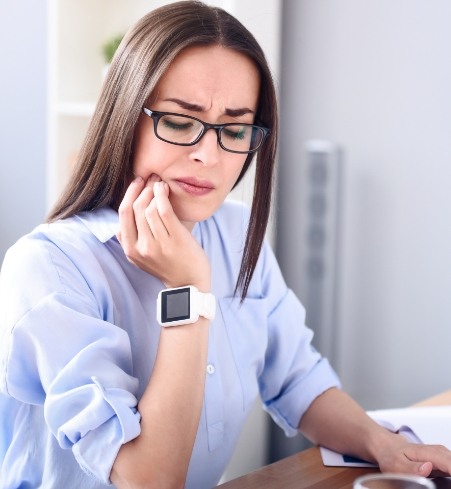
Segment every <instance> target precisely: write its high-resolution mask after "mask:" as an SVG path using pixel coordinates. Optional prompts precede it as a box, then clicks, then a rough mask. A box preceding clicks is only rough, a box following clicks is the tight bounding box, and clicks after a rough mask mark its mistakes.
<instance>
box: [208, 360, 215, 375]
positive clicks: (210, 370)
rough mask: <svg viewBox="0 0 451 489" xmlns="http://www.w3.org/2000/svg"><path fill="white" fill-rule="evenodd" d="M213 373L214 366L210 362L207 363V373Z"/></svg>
mask: <svg viewBox="0 0 451 489" xmlns="http://www.w3.org/2000/svg"><path fill="white" fill-rule="evenodd" d="M214 373H215V366H214V365H213V364H211V363H209V364H208V365H207V374H210V375H212V374H214Z"/></svg>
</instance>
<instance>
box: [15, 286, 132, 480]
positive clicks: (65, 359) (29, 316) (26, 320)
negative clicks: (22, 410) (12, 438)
mask: <svg viewBox="0 0 451 489" xmlns="http://www.w3.org/2000/svg"><path fill="white" fill-rule="evenodd" d="M132 372H133V366H132V355H131V348H130V342H129V338H128V335H127V333H126V332H125V331H124V330H122V329H121V328H119V327H117V326H115V325H114V324H111V323H109V322H106V321H103V320H102V319H101V318H99V317H96V313H95V311H94V310H90V308H89V306H88V304H83V303H82V302H80V300H79V298H74V297H72V296H71V295H68V294H64V293H54V294H51V295H48V296H46V297H45V298H43V299H42V300H41V301H40V302H39V303H38V304H37V305H36V306H35V307H33V308H32V309H31V310H30V311H28V312H27V313H26V314H25V315H24V316H23V317H22V318H21V319H20V321H18V322H17V323H16V325H15V326H14V328H13V329H12V332H11V335H10V346H9V355H8V363H7V371H6V390H7V392H8V393H9V394H10V395H11V396H13V397H15V398H16V399H18V400H20V401H22V402H25V403H31V404H43V406H44V413H45V420H46V423H47V425H48V427H49V429H50V431H51V432H52V433H53V435H54V436H55V438H56V439H57V440H58V443H59V445H60V446H61V447H62V448H65V449H72V451H73V453H74V456H75V458H76V459H77V461H78V463H79V464H80V466H81V468H82V469H83V470H84V471H85V472H87V473H88V474H90V475H91V476H93V477H95V478H96V479H98V480H99V481H101V482H103V483H105V484H108V483H109V475H110V472H111V467H112V465H113V463H114V460H115V458H116V456H117V453H118V451H119V449H120V447H121V445H122V444H124V443H126V442H128V441H129V440H131V439H133V438H135V437H137V436H138V435H139V433H140V415H139V412H138V411H137V408H136V406H137V397H136V396H137V391H138V381H137V379H136V378H135V377H134V376H133V375H132Z"/></svg>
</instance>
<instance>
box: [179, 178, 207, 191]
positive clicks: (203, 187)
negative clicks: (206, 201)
mask: <svg viewBox="0 0 451 489" xmlns="http://www.w3.org/2000/svg"><path fill="white" fill-rule="evenodd" d="M176 183H177V184H178V185H179V187H180V188H181V189H182V190H184V191H185V192H187V193H188V194H190V195H206V194H208V193H209V192H211V191H212V190H213V189H214V188H215V187H214V185H213V184H212V183H211V182H209V181H208V180H199V179H197V178H192V177H187V178H178V179H176Z"/></svg>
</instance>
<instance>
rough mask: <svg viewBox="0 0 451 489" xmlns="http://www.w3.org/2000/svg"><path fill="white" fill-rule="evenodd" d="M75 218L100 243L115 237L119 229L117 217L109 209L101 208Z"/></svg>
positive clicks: (115, 213)
mask: <svg viewBox="0 0 451 489" xmlns="http://www.w3.org/2000/svg"><path fill="white" fill-rule="evenodd" d="M77 218H78V219H80V221H81V222H82V223H83V224H84V225H85V226H86V227H87V228H88V229H89V230H90V231H91V233H92V234H93V235H94V236H95V237H96V238H97V239H98V240H99V241H100V242H102V243H106V242H107V241H108V240H110V239H111V238H113V237H114V236H116V233H117V231H118V229H119V215H118V213H117V212H116V211H115V210H113V209H112V208H111V207H102V208H100V209H96V210H95V211H91V212H81V213H80V214H78V215H77Z"/></svg>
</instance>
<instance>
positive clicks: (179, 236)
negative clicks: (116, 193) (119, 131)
mask: <svg viewBox="0 0 451 489" xmlns="http://www.w3.org/2000/svg"><path fill="white" fill-rule="evenodd" d="M118 239H119V242H120V243H121V245H122V248H123V249H124V252H125V254H126V256H127V258H128V260H129V261H130V262H132V263H133V264H135V265H136V266H137V267H139V268H141V269H142V270H144V271H146V272H148V273H150V274H152V275H154V276H155V277H157V278H158V279H160V280H161V281H162V282H163V283H164V284H165V285H166V287H180V286H183V285H195V286H196V287H198V288H199V290H201V291H205V292H206V291H209V290H210V286H211V284H210V274H211V272H210V264H209V262H208V258H207V256H206V255H205V252H204V251H203V249H202V248H201V246H200V245H199V243H198V242H197V241H196V239H195V238H194V237H193V235H192V234H191V233H190V231H188V229H187V228H186V227H185V226H184V225H183V224H182V223H181V222H180V220H179V219H178V217H177V216H176V215H175V213H174V210H173V208H172V206H171V203H170V201H169V187H168V185H167V184H166V183H164V182H162V181H160V179H159V177H158V176H156V175H152V176H151V177H150V178H149V180H148V181H147V182H144V180H143V179H142V178H140V177H138V178H136V179H135V180H134V181H133V182H132V183H131V184H130V186H129V188H128V189H127V192H126V193H125V196H124V199H123V201H122V203H121V205H120V206H119V232H118Z"/></svg>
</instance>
